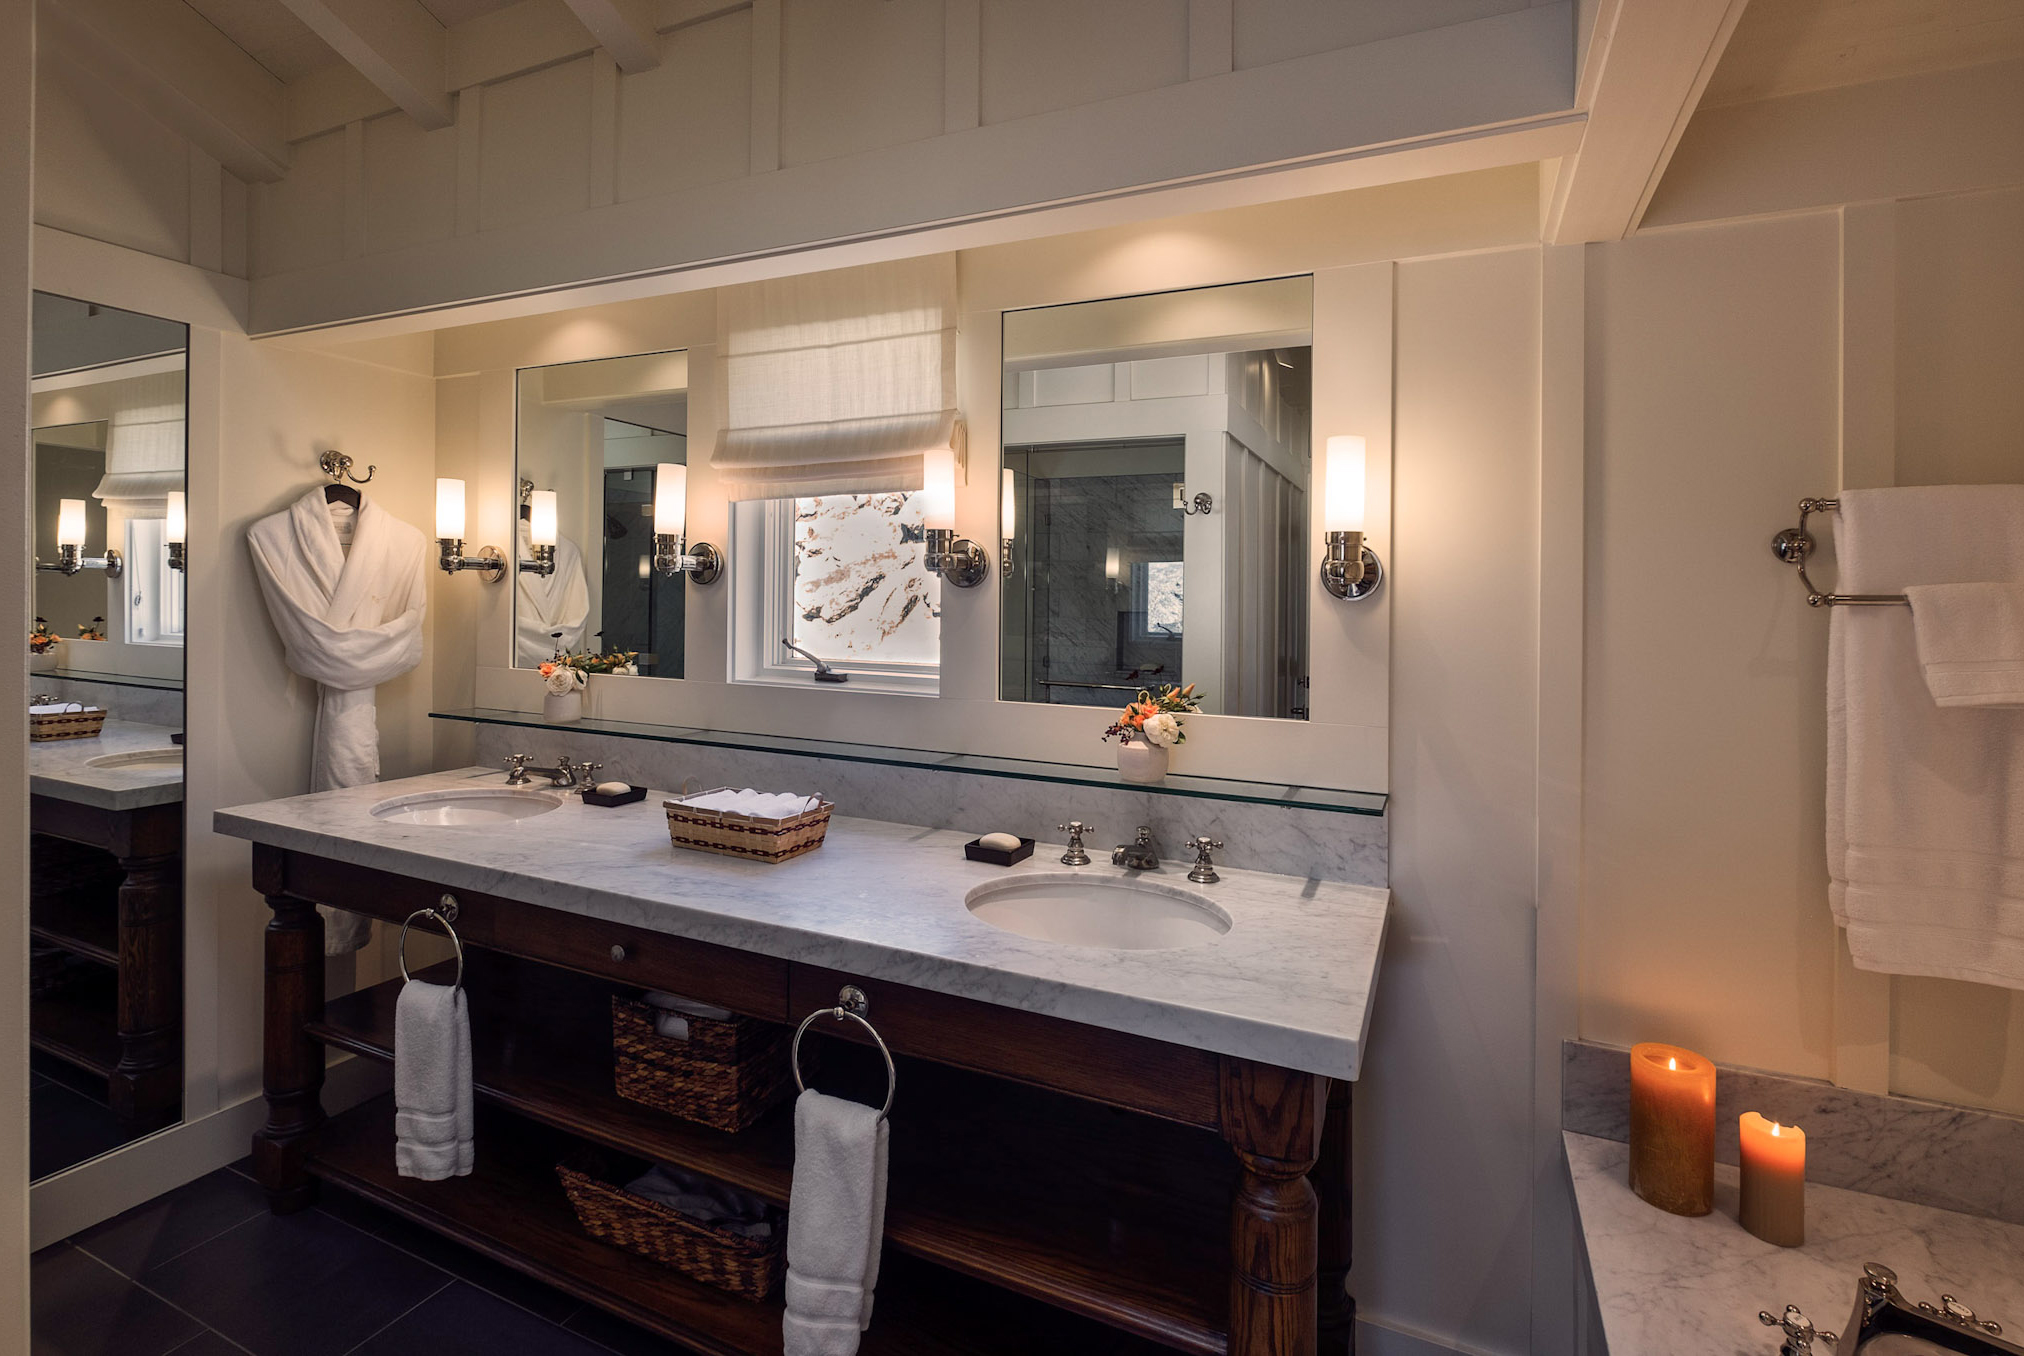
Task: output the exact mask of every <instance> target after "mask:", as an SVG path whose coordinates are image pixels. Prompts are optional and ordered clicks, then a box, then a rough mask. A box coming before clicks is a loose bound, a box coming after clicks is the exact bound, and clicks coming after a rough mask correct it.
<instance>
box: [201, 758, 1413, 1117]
mask: <svg viewBox="0 0 2024 1356" xmlns="http://www.w3.org/2000/svg"><path fill="white" fill-rule="evenodd" d="M504 784H505V774H504V773H502V772H499V771H497V770H494V769H485V768H464V769H461V770H459V771H455V772H440V773H432V774H429V775H427V776H422V777H411V778H408V779H406V780H404V781H397V782H383V783H380V784H378V785H376V786H363V787H354V788H352V789H350V790H345V791H326V792H323V793H321V794H318V795H310V796H298V797H294V798H292V799H289V800H279V801H269V802H267V803H265V804H261V805H247V806H240V807H237V808H234V809H227V810H220V811H218V814H217V820H216V824H217V830H218V832H220V833H223V834H229V835H231V836H234V837H238V838H247V839H251V840H253V841H254V842H259V843H267V844H271V845H273V846H277V847H283V848H292V849H297V850H300V851H303V852H308V853H313V854H316V855H319V856H324V857H331V858H336V859H338V860H342V861H347V862H354V863H357V864H360V865H364V866H370V867H375V868H379V869H381V870H387V871H394V872H400V873H403V874H407V875H413V876H419V877H422V878H424V879H427V880H431V881H438V882H441V883H442V884H443V885H446V886H448V887H450V888H452V889H469V890H475V891H480V892H482V893H486V894H493V895H499V896H503V897H506V898H511V899H518V900H522V901H525V902H527V903H530V904H538V905H542V906H545V907H548V908H553V909H561V910H564V911H566V912H570V913H578V914H584V915H588V916H592V917H597V918H602V919H607V920H610V921H613V922H619V923H626V924H630V925H632V926H635V927H642V928H649V929H652V930H654V931H658V932H667V933H674V934H678V935H680V936H684V937H693V938H696V939H698V940H701V941H706V942H715V943H718V944H720V945H723V946H729V947H735V948H738V949H740V950H744V951H751V952H756V953H759V954H762V955H769V956H777V957H781V958H783V959H787V960H792V961H801V962H805V963H808V964H813V965H821V966H826V967H830V968H834V969H838V970H847V971H850V972H852V973H855V974H861V975H865V976H868V977H871V978H876V979H888V980H892V981H893V982H895V983H900V984H909V985H913V986H916V987H919V988H923V989H932V990H936V991H938V992H942V993H950V994H958V995H961V996H963V997H966V998H973V999H977V1000H979V1001H982V1002H988V1003H998V1004H1002V1005H1004V1006H1007V1007H1014V1008H1021V1009H1024V1010H1026V1011H1029V1012H1037V1013H1044V1014H1047V1015H1050V1016H1055V1017H1062V1018H1066V1019H1068V1020H1070V1021H1076V1022H1084V1023H1088V1024H1090V1025H1093V1026H1099V1027H1105V1028H1108V1029H1111V1030H1116V1031H1126V1032H1133V1033H1136V1034H1139V1035H1144V1036H1150V1037H1153V1038H1154V1039H1157V1040H1163V1041H1169V1042H1173V1043H1175V1044H1179V1045H1187V1046H1192V1047H1195V1048H1197V1049H1203V1050H1213V1051H1216V1052H1219V1053H1222V1054H1229V1055H1237V1056H1241V1057H1244V1058H1249V1059H1257V1060H1263V1061H1266V1062H1269V1063H1273V1064H1279V1065H1283V1066H1286V1067H1289V1068H1296V1069H1302V1070H1307V1071H1310V1072H1313V1073H1319V1074H1325V1075H1328V1076H1330V1077H1336V1078H1355V1077H1356V1076H1357V1072H1358V1070H1359V1068H1360V1066H1361V1064H1362V1056H1363V1045H1364V1037H1365V1032H1366V1029H1367V1026H1368V1022H1369V1018H1370V1003H1371V995H1372V991H1373V988H1374V986H1375V983H1376V979H1377V966H1378V952H1379V947H1380V944H1381V942H1382V941H1383V937H1384V927H1385V916H1386V912H1387V909H1388V907H1389V900H1390V895H1389V893H1388V892H1387V891H1385V890H1381V889H1374V888H1371V887H1368V886H1359V885H1348V884H1343V883H1340V882H1334V881H1315V880H1304V879H1300V878H1298V877H1292V876H1275V875H1267V874H1263V873H1260V872H1255V871H1224V872H1223V879H1222V880H1221V881H1219V882H1217V883H1216V884H1214V885H1207V886H1189V884H1188V882H1187V879H1186V876H1187V863H1185V862H1175V861H1172V860H1168V861H1166V862H1164V863H1163V865H1162V867H1161V869H1160V870H1159V871H1158V872H1156V873H1146V874H1147V876H1148V877H1149V878H1151V879H1155V880H1159V881H1163V882H1167V883H1171V884H1175V885H1180V886H1183V887H1186V888H1190V889H1199V890H1200V891H1201V892H1202V893H1203V894H1204V895H1206V896H1208V897H1209V898H1211V899H1213V900H1214V901H1215V902H1216V903H1217V904H1218V905H1220V906H1221V907H1222V908H1223V909H1224V910H1225V911H1226V912H1227V913H1228V914H1229V915H1230V917H1231V919H1232V920H1233V926H1232V927H1231V929H1230V931H1229V933H1228V934H1226V935H1224V936H1222V937H1218V938H1214V939H1212V940H1209V941H1205V942H1202V943H1199V944H1197V945H1194V946H1189V947H1182V948H1176V949H1172V950H1161V951H1113V950H1106V949H1099V948H1095V947H1082V946H1068V945H1063V944H1060V943H1054V942H1044V941H1035V940H1031V939H1028V938H1025V937H1021V936H1016V935H1014V934H1012V933H1009V932H1005V931H1001V930H1000V929H998V928H995V927H992V926H991V925H990V924H988V923H985V922H983V921H982V920H980V919H978V918H976V917H974V916H972V915H971V914H970V912H969V910H968V909H966V908H965V907H964V896H965V894H966V893H967V892H968V891H969V890H970V889H972V888H973V887H975V886H977V885H979V884H982V883H984V882H986V881H995V880H1003V879H1005V878H1006V877H1007V876H1008V875H1011V874H1013V873H1027V872H1037V871H1055V872H1062V871H1068V870H1070V869H1071V868H1067V867H1063V866H1062V865H1060V857H1061V848H1060V847H1059V846H1056V847H1052V848H1050V847H1048V846H1047V845H1045V844H1042V845H1040V846H1039V847H1037V848H1036V849H1035V851H1034V853H1033V856H1032V857H1030V858H1029V859H1027V860H1026V861H1024V862H1021V863H1020V864H1019V865H1018V866H1015V867H1011V868H1009V869H1008V868H1004V867H997V866H991V865H988V864H986V863H982V862H972V861H968V860H965V858H964V856H963V844H964V842H966V841H967V840H968V839H969V838H971V837H974V836H975V835H974V834H966V833H956V832H950V831H947V830H938V829H924V828H919V827H916V826H913V825H907V824H892V823H886V822H884V821H882V820H870V819H843V818H838V819H835V820H833V821H832V822H831V824H830V827H829V835H828V838H827V840H826V841H825V842H824V844H823V846H822V847H821V848H819V849H818V850H816V851H815V852H812V853H809V854H808V855H806V856H803V857H798V858H795V859H794V860H792V861H788V862H783V863H779V864H777V865H768V864H763V863H758V862H745V861H738V860H736V859H733V858H729V857H721V856H716V855H713V854H710V853H703V852H694V851H689V850H685V849H678V848H676V847H674V846H673V845H672V844H670V843H669V841H668V830H667V817H666V814H665V812H664V811H663V810H662V808H661V803H662V802H663V801H664V800H666V799H668V798H669V795H670V793H667V792H658V791H657V792H649V793H648V795H647V798H646V800H645V801H644V802H643V803H641V804H637V805H628V806H623V807H620V808H617V809H605V808H600V807H597V806H587V805H584V804H583V803H582V802H581V801H579V800H577V799H576V798H575V797H569V798H568V799H567V801H566V803H565V804H564V805H563V807H562V808H561V809H559V810H555V811H554V812H552V813H549V814H544V815H539V816H536V817H534V818H531V819H524V820H520V821H518V822H515V823H512V824H509V825H504V826H488V827H482V828H447V827H439V826H433V825H413V824H399V823H393V822H389V821H385V820H379V819H375V818H373V817H372V815H371V814H370V813H369V810H370V807H371V806H373V805H374V804H376V803H378V802H379V801H382V800H385V799H388V798H390V797H394V796H401V795H411V794H414V793H416V792H421V791H432V790H444V789H452V788H467V789H477V788H498V787H502V786H503V785H504ZM990 827H991V826H989V825H981V826H979V831H982V830H984V829H988V828H990ZM1090 848H1091V855H1092V856H1093V857H1095V858H1096V859H1097V860H1096V864H1095V865H1091V866H1086V867H1081V868H1075V869H1078V870H1080V871H1082V872H1085V873H1089V874H1093V875H1102V876H1124V875H1130V874H1131V873H1130V872H1128V871H1126V870H1124V869H1123V868H1121V867H1113V866H1112V865H1110V863H1109V860H1108V848H1109V845H1108V844H1105V845H1102V846H1101V847H1099V846H1098V845H1097V844H1094V843H1092V844H1091V845H1090ZM1169 850H1170V851H1171V849H1169Z"/></svg>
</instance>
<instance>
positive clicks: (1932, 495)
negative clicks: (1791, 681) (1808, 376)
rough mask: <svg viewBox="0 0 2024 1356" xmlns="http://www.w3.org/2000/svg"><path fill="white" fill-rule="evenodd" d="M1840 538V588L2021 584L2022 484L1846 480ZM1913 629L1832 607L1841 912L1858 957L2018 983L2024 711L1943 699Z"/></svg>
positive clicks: (1831, 867) (1904, 611) (1831, 809)
mask: <svg viewBox="0 0 2024 1356" xmlns="http://www.w3.org/2000/svg"><path fill="white" fill-rule="evenodd" d="M1836 539H1837V540H1836V551H1837V555H1838V556H1839V570H1840V576H1839V583H1838V587H1839V589H1840V590H1841V591H1842V592H1846V593H1903V592H1907V591H1909V590H1911V589H1913V588H1923V587H1925V586H1929V585H1942V584H1962V583H1966V584H1974V583H1981V582H1987V581H2008V582H2013V583H2024V486H2016V485H1972V486H1968V485H1964V486H1922V487H1913V488H1905V489H1892V490H1850V491H1846V492H1844V493H1843V494H1842V496H1841V519H1840V522H1839V524H1838V526H1837V528H1836ZM1929 601H1930V600H1929ZM1941 611H1942V613H1944V612H1945V611H1946V605H1945V604H1942V608H1941ZM1929 619H1932V618H1931V617H1930V614H1929ZM1914 630H1915V628H1914V624H1913V617H1912V609H1908V608H1902V607H1837V608H1835V609H1833V612H1832V614H1831V618H1830V622H1829V636H1830V640H1829V643H1828V702H1827V716H1828V738H1827V772H1828V784H1827V845H1828V874H1829V877H1830V884H1829V899H1830V902H1831V903H1832V905H1833V908H1834V916H1835V921H1836V922H1838V923H1840V924H1841V925H1842V926H1843V927H1845V928H1847V929H1848V946H1849V952H1850V954H1851V955H1852V956H1853V957H1854V960H1855V964H1856V965H1857V966H1858V967H1860V968H1862V969H1865V970H1878V971H1884V972H1887V973H1891V974H1907V975H1935V976H1939V977H1942V978H1948V979H1965V980H1974V981H1978V982H1980V983H1984V984H2001V985H2006V986H2008V987H2011V988H2024V708H2018V707H2011V708H2002V707H1994V706H1961V705H1952V706H1942V705H1940V704H1938V703H1937V702H1936V701H1935V695H1934V692H1933V691H1932V689H1930V688H1929V687H1928V685H1927V674H1926V670H1925V668H1924V667H1923V666H1922V665H1921V663H1920V656H1919V647H1918V641H1917V637H1916V636H1915V634H1914ZM1935 639H1936V641H1937V639H1938V638H1937V637H1935ZM1949 652H1952V651H1949ZM1943 662H1945V661H1943Z"/></svg>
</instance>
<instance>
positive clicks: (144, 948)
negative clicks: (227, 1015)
mask: <svg viewBox="0 0 2024 1356" xmlns="http://www.w3.org/2000/svg"><path fill="white" fill-rule="evenodd" d="M119 865H120V869H121V870H122V871H124V872H125V873H126V878H125V879H124V880H122V881H121V882H120V887H119V1012H118V1016H117V1018H116V1021H117V1025H118V1027H119V1064H118V1065H117V1066H116V1067H115V1068H114V1069H113V1072H112V1076H111V1077H110V1078H109V1079H108V1080H107V1081H106V1096H107V1100H108V1101H109V1102H110V1103H111V1105H112V1109H113V1112H114V1114H115V1115H117V1116H119V1117H120V1118H121V1119H122V1120H126V1121H130V1122H132V1123H134V1124H135V1125H137V1126H143V1127H149V1128H152V1127H153V1126H155V1125H166V1124H168V1123H169V1122H171V1121H173V1120H175V1119H176V1116H177V1113H178V1111H179V1109H180V1108H181V1106H182V1100H183V859H182V857H181V856H180V855H176V856H168V857H122V858H120V859H119Z"/></svg>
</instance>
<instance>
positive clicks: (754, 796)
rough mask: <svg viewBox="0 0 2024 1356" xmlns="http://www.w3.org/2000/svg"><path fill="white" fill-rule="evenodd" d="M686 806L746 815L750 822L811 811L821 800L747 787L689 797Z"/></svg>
mask: <svg viewBox="0 0 2024 1356" xmlns="http://www.w3.org/2000/svg"><path fill="white" fill-rule="evenodd" d="M686 803H687V804H689V805H692V806H694V807H695V808H696V809H698V810H719V811H725V812H728V813H730V814H739V815H750V816H752V817H753V818H754V819H786V818H787V817H788V816H789V815H798V814H800V813H802V812H803V811H804V810H813V809H814V808H815V807H816V806H818V805H820V804H821V803H822V801H821V800H820V798H818V797H815V796H799V795H790V794H788V793H785V792H774V793H767V792H763V791H754V790H753V789H752V788H751V787H749V786H748V787H746V788H745V789H744V790H742V791H712V792H710V793H709V794H707V795H701V796H694V797H691V798H690V799H689V800H688V801H687V802H686Z"/></svg>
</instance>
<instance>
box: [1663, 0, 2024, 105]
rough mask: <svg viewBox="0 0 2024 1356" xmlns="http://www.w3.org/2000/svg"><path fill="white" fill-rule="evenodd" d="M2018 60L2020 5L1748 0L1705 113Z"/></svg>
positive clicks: (2023, 30)
mask: <svg viewBox="0 0 2024 1356" xmlns="http://www.w3.org/2000/svg"><path fill="white" fill-rule="evenodd" d="M2017 57H2024V0H1749V5H1748V7H1747V8H1745V9H1744V11H1743V17H1742V18H1741V19H1740V20H1739V21H1738V22H1737V24H1736V31H1735V33H1734V34H1733V35H1732V36H1731V37H1730V39H1729V45H1728V48H1727V49H1726V50H1725V51H1724V52H1723V53H1722V60H1721V62H1720V64H1718V65H1717V66H1716V67H1715V73H1714V76H1713V77H1712V78H1711V79H1710V80H1709V81H1708V88H1707V91H1706V92H1705V93H1704V94H1703V96H1702V98H1701V104H1700V106H1701V107H1702V108H1716V107H1720V106H1722V105H1724V104H1744V103H1753V102H1755V101H1756V100H1759V99H1775V98H1778V97H1780V96H1783V95H1788V94H1804V93H1807V92H1809V91H1813V90H1823V89H1836V88H1839V87H1840V86H1843V85H1859V84H1864V83H1867V82H1868V81H1871V80H1888V79H1891V78H1893V77H1896V76H1905V75H1918V74H1922V73H1925V72H1930V71H1949V70H1958V69H1960V68H1962V67H1966V66H1979V65H1982V64H1984V63H1986V62H1991V61H2006V60H2011V59H2014V58H2017Z"/></svg>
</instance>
